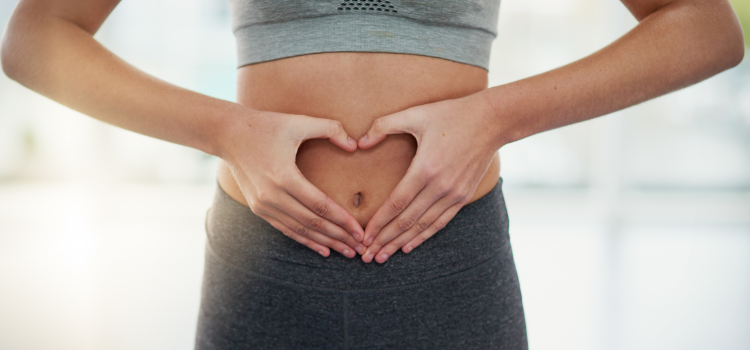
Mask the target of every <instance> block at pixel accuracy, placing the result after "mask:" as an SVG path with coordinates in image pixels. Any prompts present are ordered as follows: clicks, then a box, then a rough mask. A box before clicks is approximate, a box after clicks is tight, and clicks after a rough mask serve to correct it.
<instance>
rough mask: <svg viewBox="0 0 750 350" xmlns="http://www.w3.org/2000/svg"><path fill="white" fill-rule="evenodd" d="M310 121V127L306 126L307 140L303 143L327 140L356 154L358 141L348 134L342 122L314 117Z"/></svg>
mask: <svg viewBox="0 0 750 350" xmlns="http://www.w3.org/2000/svg"><path fill="white" fill-rule="evenodd" d="M310 120H311V122H310V125H307V126H305V138H304V139H303V140H302V141H304V140H307V139H326V138H327V139H328V140H329V141H331V143H333V144H334V145H336V146H338V147H339V148H341V149H343V150H345V151H348V152H354V151H355V150H356V149H357V141H355V140H354V139H353V138H352V137H351V136H349V134H347V133H346V130H344V126H343V125H342V124H341V122H340V121H338V120H333V119H323V118H312V117H311V119H310Z"/></svg>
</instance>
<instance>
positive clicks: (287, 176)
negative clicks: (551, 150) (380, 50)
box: [1, 0, 744, 263]
mask: <svg viewBox="0 0 750 350" xmlns="http://www.w3.org/2000/svg"><path fill="white" fill-rule="evenodd" d="M623 3H624V4H625V5H626V7H627V8H628V9H629V10H630V11H631V12H632V13H633V15H634V16H635V17H636V18H637V19H638V20H639V22H640V23H639V24H638V26H636V28H634V29H633V30H631V31H630V32H629V33H627V34H626V35H625V36H623V37H622V38H620V39H619V40H617V41H616V42H614V43H612V44H611V45H608V46H607V47H605V48H603V49H602V50H600V51H598V52H596V53H594V54H592V55H590V56H588V57H585V58H583V59H581V60H579V61H576V62H573V63H571V64H569V65H566V66H564V67H560V68H558V69H555V70H552V71H550V72H547V73H543V74H540V75H537V76H534V77H529V78H526V79H522V80H519V81H517V82H513V83H509V84H505V85H501V86H496V87H493V88H490V89H487V88H486V87H487V80H486V72H485V71H483V70H481V69H480V68H477V67H473V66H469V65H465V64H460V63H455V62H450V61H445V60H440V59H436V58H429V57H424V56H410V55H401V54H374V53H322V54H315V55H308V56H302V57H299V58H288V59H282V60H278V61H274V62H267V63H262V64H258V65H253V66H249V67H247V68H243V69H240V70H239V72H238V74H239V79H238V81H239V86H238V102H239V103H237V104H235V103H230V102H227V101H221V100H217V99H214V98H211V97H208V96H205V95H201V94H197V93H195V92H192V91H188V90H185V89H182V88H179V87H176V86H173V85H171V84H168V83H166V82H163V81H160V80H158V79H155V78H153V77H151V76H149V75H147V74H145V73H143V72H141V71H139V70H137V69H135V68H134V67H132V66H130V65H128V64H127V63H125V62H124V61H122V60H120V59H119V58H117V57H116V56H114V55H113V54H112V53H111V52H109V51H108V50H106V49H105V48H104V47H102V46H101V45H99V44H98V43H97V42H96V41H95V40H94V39H93V34H94V33H95V32H96V31H97V30H98V28H99V26H101V24H102V22H103V21H104V19H105V18H106V17H107V16H108V15H109V13H110V12H111V11H112V10H113V9H114V7H115V6H116V4H117V1H115V0H22V1H21V2H20V4H19V6H18V8H17V9H16V11H15V12H14V14H13V17H12V18H11V20H10V22H9V25H8V29H7V31H6V32H5V35H4V37H3V42H2V52H1V53H2V64H3V70H4V72H5V73H6V74H7V75H8V76H9V77H11V78H13V79H14V80H16V81H18V82H20V83H21V84H23V85H25V86H27V87H28V88H30V89H32V90H34V91H37V92H39V93H41V94H43V95H45V96H47V97H49V98H51V99H53V100H55V101H58V102H60V103H62V104H64V105H66V106H68V107H70V108H73V109H75V110H78V111H80V112H82V113H85V114H88V115H90V116H92V117H94V118H96V119H99V120H101V121H104V122H107V123H110V124H113V125H116V126H119V127H122V128H125V129H128V130H131V131H134V132H138V133H141V134H144V135H148V136H152V137H156V138H159V139H162V140H166V141H169V142H173V143H177V144H181V145H185V146H188V147H193V148H196V149H199V150H202V151H204V152H206V153H209V154H213V155H216V156H218V157H220V158H221V159H222V160H223V162H222V166H220V169H219V179H220V183H221V185H222V187H223V188H224V189H225V190H227V192H229V193H230V195H231V196H232V197H234V198H235V199H237V200H238V201H240V202H243V203H245V204H247V205H248V206H249V207H250V208H251V209H252V210H253V212H255V213H256V214H258V215H260V216H261V217H262V218H264V219H266V220H267V221H268V222H269V223H271V224H272V225H273V226H274V227H276V228H277V229H279V231H281V232H282V233H283V234H285V235H287V236H289V237H290V238H291V239H294V240H296V241H297V242H299V243H301V244H304V245H305V246H307V247H309V248H311V249H314V250H316V251H317V252H319V253H320V254H321V255H323V256H328V254H330V249H334V250H336V251H338V252H339V253H341V254H343V255H345V256H347V257H354V256H356V253H359V254H361V255H362V259H363V260H364V261H365V262H371V261H373V260H374V261H377V262H379V263H383V262H385V261H386V260H387V259H388V258H389V257H390V256H391V255H392V254H393V253H394V252H395V251H396V250H399V249H401V250H402V251H403V252H405V253H408V252H410V251H411V250H413V249H414V248H416V247H417V246H418V245H419V244H421V243H422V242H424V241H425V240H426V239H428V238H429V237H431V236H432V235H434V234H435V233H436V232H437V231H439V230H440V229H441V228H442V227H444V226H445V225H446V224H447V223H448V222H449V221H450V220H451V219H452V218H453V216H454V215H455V214H456V213H457V212H458V210H459V209H460V208H461V207H462V206H464V205H466V204H468V203H470V202H471V201H473V200H475V199H477V198H478V197H481V196H482V195H484V194H485V193H487V191H489V190H490V189H491V188H492V186H493V185H494V183H495V181H496V180H497V176H498V173H499V161H498V158H497V151H498V149H499V148H501V147H502V146H503V145H505V144H507V143H510V142H513V141H516V140H519V139H522V138H525V137H528V136H530V135H533V134H536V133H539V132H543V131H546V130H550V129H554V128H557V127H561V126H564V125H569V124H572V123H576V122H580V121H584V120H587V119H591V118H594V117H597V116H601V115H604V114H607V113H611V112H614V111H616V110H619V109H623V108H626V107H628V106H631V105H634V104H637V103H640V102H642V101H645V100H647V99H650V98H654V97H656V96H659V95H662V94H665V93H668V92H670V91H674V90H676V89H679V88H682V87H685V86H688V85H690V84H694V83H696V82H698V81H701V80H703V79H706V78H708V77H710V76H712V75H714V74H717V73H719V72H721V71H723V70H725V69H728V68H730V67H733V66H735V65H737V64H738V63H739V62H740V61H741V60H742V58H743V55H744V44H743V38H742V32H741V28H740V26H739V22H738V21H737V18H736V16H735V14H734V12H733V11H732V9H731V7H730V6H729V4H728V3H727V1H726V0H623ZM394 72H396V73H397V74H395V73H394ZM363 135H364V136H366V137H364V136H363ZM360 136H363V137H360ZM314 139H328V141H323V140H314ZM355 139H356V140H355ZM308 140H313V141H308ZM306 141H307V142H306ZM298 149H299V151H298ZM412 158H413V159H412ZM297 165H298V166H299V168H298V167H297ZM362 225H365V226H366V228H365V229H364V230H363V229H362ZM355 252H356V253H355Z"/></svg>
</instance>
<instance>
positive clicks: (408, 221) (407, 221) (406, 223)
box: [396, 217, 414, 231]
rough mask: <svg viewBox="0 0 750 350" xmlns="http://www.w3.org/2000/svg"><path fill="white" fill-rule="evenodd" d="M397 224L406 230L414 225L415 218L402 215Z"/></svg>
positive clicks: (402, 229)
mask: <svg viewBox="0 0 750 350" xmlns="http://www.w3.org/2000/svg"><path fill="white" fill-rule="evenodd" d="M396 225H398V228H399V229H401V231H406V230H408V229H410V228H411V227H412V226H414V220H413V219H412V218H406V217H402V218H399V219H398V220H397V221H396Z"/></svg>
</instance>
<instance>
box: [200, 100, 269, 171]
mask: <svg viewBox="0 0 750 350" xmlns="http://www.w3.org/2000/svg"><path fill="white" fill-rule="evenodd" d="M256 116H257V111H256V110H254V109H251V108H248V107H245V106H243V105H241V104H238V103H231V104H230V105H228V106H227V107H226V108H225V109H223V110H222V112H221V113H218V114H217V118H216V120H215V122H214V123H213V125H212V128H211V131H210V135H209V137H208V139H209V150H210V152H206V153H209V154H211V155H214V156H216V157H219V158H221V159H223V160H225V161H231V158H232V154H233V153H234V152H233V151H234V150H235V149H236V147H237V141H236V140H238V139H237V137H239V134H240V132H243V131H247V129H245V128H249V127H251V125H253V121H254V120H255V119H257V117H256Z"/></svg>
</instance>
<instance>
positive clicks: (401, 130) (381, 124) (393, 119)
mask: <svg viewBox="0 0 750 350" xmlns="http://www.w3.org/2000/svg"><path fill="white" fill-rule="evenodd" d="M413 122H414V121H413V119H412V118H410V117H409V114H407V113H401V112H399V113H394V114H390V115H387V116H385V117H380V118H378V119H375V121H374V122H373V123H372V126H371V127H370V130H368V131H367V134H365V135H364V136H362V138H360V139H359V142H358V144H357V145H358V146H359V148H361V149H368V148H370V147H372V146H375V145H377V144H378V143H379V142H380V141H383V140H384V139H385V137H386V136H388V135H391V134H411V133H412V132H413V129H414V125H413Z"/></svg>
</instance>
